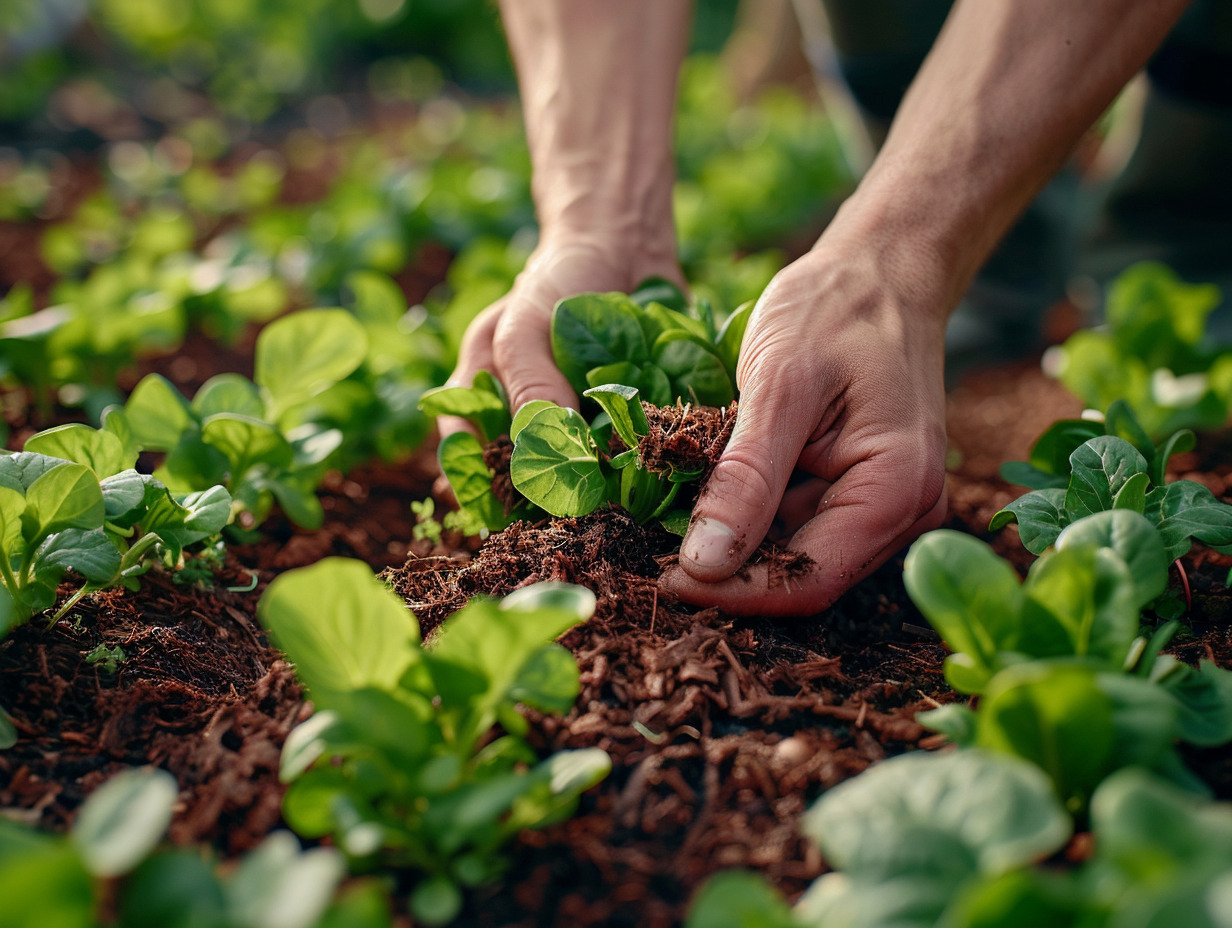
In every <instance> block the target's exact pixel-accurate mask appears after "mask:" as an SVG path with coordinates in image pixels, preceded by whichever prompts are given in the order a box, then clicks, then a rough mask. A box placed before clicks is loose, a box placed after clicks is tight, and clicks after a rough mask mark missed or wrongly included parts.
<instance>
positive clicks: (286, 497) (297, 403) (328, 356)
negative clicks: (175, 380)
mask: <svg viewBox="0 0 1232 928" xmlns="http://www.w3.org/2000/svg"><path fill="white" fill-rule="evenodd" d="M367 350H368V348H367V340H366V336H365V334H364V330H363V326H362V325H360V323H359V322H357V321H356V320H355V318H354V317H353V316H351V315H350V314H349V313H347V312H346V311H345V310H341V309H336V310H335V309H314V310H304V311H301V312H298V313H294V314H292V315H290V316H286V317H284V318H282V319H279V320H278V321H276V322H273V323H271V324H270V325H269V326H267V327H266V328H265V329H264V330H262V332H261V334H260V336H259V337H258V338H257V348H256V369H255V374H254V380H248V379H247V378H245V377H242V376H240V375H239V374H219V375H218V376H216V377H213V378H211V379H210V380H208V381H206V382H205V383H204V384H202V386H201V389H200V390H198V391H197V393H196V395H195V396H194V397H193V399H192V401H191V403H190V402H189V401H188V400H186V399H185V398H184V397H183V396H181V395H180V393H179V391H178V390H176V389H175V387H174V386H173V385H172V384H171V383H170V381H168V380H167V379H166V378H164V377H162V376H160V375H158V374H150V375H148V376H146V377H145V378H143V379H142V380H141V382H140V383H138V384H137V386H136V388H135V389H134V390H133V392H132V395H131V396H130V397H129V398H128V402H127V404H126V405H125V407H124V410H125V414H126V416H127V419H128V422H129V424H130V426H131V429H132V434H133V439H134V441H135V442H136V444H137V446H138V447H139V448H140V449H141V450H143V451H162V452H166V455H167V456H166V458H165V460H164V461H163V463H162V465H161V466H160V467H158V469H157V470H155V472H154V475H155V476H156V477H157V478H158V479H159V480H161V481H162V482H163V483H164V484H166V486H167V487H168V488H170V489H171V491H172V492H173V493H189V492H194V491H202V490H205V489H208V488H209V487H212V486H216V485H220V486H224V487H226V488H227V490H228V491H229V492H230V494H231V497H232V499H233V507H234V509H235V511H236V512H237V513H244V514H246V515H245V516H244V521H245V522H246V523H247V524H245V525H244V526H243V527H246V528H250V527H253V526H255V525H257V524H259V523H261V522H262V521H264V519H265V518H266V516H267V515H268V514H269V511H270V508H271V507H272V505H273V503H274V501H275V500H277V502H278V503H279V505H281V506H282V509H283V511H284V512H285V513H286V514H287V516H288V518H290V519H291V521H293V522H295V523H296V524H297V525H300V526H303V527H305V528H317V527H319V526H320V525H321V522H322V519H323V517H324V513H323V511H322V509H321V504H320V502H319V501H318V500H317V498H316V495H315V490H316V487H317V486H318V484H319V483H320V481H321V478H322V477H323V476H324V473H325V470H326V469H327V467H328V462H329V458H330V455H331V454H332V453H333V452H334V451H335V450H336V449H337V448H338V447H339V445H341V444H342V442H343V435H342V433H341V432H340V431H339V430H338V429H332V428H324V427H321V426H318V425H314V424H312V423H307V424H305V423H303V422H302V421H301V419H300V418H299V416H300V413H301V411H302V408H303V406H304V405H305V404H306V403H308V402H309V401H311V400H312V399H313V398H314V397H316V396H318V395H320V394H321V393H323V392H324V391H326V390H328V389H329V388H330V387H332V386H334V385H335V384H337V383H338V382H339V381H341V380H342V379H343V378H344V377H346V376H347V375H348V374H350V373H351V372H352V371H354V370H355V369H356V368H357V367H358V366H359V365H360V363H362V362H363V360H364V357H365V355H366V352H367Z"/></svg>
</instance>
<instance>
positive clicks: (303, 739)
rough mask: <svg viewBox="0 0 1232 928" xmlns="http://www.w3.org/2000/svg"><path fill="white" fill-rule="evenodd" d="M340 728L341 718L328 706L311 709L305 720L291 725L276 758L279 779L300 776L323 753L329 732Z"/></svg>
mask: <svg viewBox="0 0 1232 928" xmlns="http://www.w3.org/2000/svg"><path fill="white" fill-rule="evenodd" d="M341 731H342V719H341V718H340V717H339V715H338V713H337V712H334V711H332V710H329V709H326V710H323V711H320V712H314V713H313V714H312V716H311V717H310V718H308V720H307V721H305V722H302V723H300V724H299V725H297V726H295V728H293V729H291V733H290V734H288V735H287V740H286V742H285V743H284V744H283V746H282V755H281V756H280V757H279V759H278V779H279V780H280V781H282V782H283V783H290V782H292V781H293V780H297V779H299V777H300V776H302V775H303V774H304V773H305V772H306V771H307V770H308V768H309V767H311V766H312V765H313V764H314V763H316V762H317V760H318V759H319V758H320V757H321V756H322V755H324V754H325V752H326V750H327V749H328V747H329V743H330V739H331V736H336V735H337V734H338V733H339V732H341Z"/></svg>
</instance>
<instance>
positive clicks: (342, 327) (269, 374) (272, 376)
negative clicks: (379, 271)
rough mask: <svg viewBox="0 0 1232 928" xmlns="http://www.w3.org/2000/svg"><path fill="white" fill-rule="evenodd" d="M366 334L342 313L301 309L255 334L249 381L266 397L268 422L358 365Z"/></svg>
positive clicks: (364, 346) (358, 323)
mask: <svg viewBox="0 0 1232 928" xmlns="http://www.w3.org/2000/svg"><path fill="white" fill-rule="evenodd" d="M367 353H368V336H367V334H366V333H365V332H364V327H363V325H361V324H360V322H359V320H357V319H356V318H355V317H354V316H352V315H351V314H350V313H348V312H347V311H346V310H344V309H305V310H301V311H299V312H296V313H292V314H291V315H289V316H283V317H282V318H281V319H277V320H275V321H274V322H271V323H270V324H269V325H267V326H266V327H265V328H264V329H263V330H262V331H261V334H260V335H258V336H257V346H256V358H255V360H254V375H253V380H255V381H256V382H257V384H258V385H260V386H261V387H263V388H264V389H265V390H266V391H268V393H269V397H270V409H269V416H270V418H271V419H274V420H277V419H279V418H280V417H281V416H282V414H283V413H284V412H286V411H287V410H288V409H290V408H291V407H293V406H295V405H296V404H298V403H302V402H304V401H305V400H308V399H310V398H311V397H313V396H315V395H316V394H318V393H320V392H322V391H323V390H326V389H327V388H329V387H331V386H333V385H334V384H335V383H337V382H338V381H340V380H342V379H343V378H345V377H347V376H348V375H349V374H351V373H352V372H353V371H354V370H355V369H356V368H357V367H359V365H360V364H362V363H363V360H364V357H365V355H367Z"/></svg>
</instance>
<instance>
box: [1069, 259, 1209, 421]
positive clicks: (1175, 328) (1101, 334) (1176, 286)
mask: <svg viewBox="0 0 1232 928" xmlns="http://www.w3.org/2000/svg"><path fill="white" fill-rule="evenodd" d="M1219 302H1220V295H1219V289H1218V288H1217V287H1215V286H1213V285H1211V284H1196V285H1195V284H1187V283H1184V282H1182V281H1181V280H1180V279H1179V278H1178V277H1177V276H1176V274H1174V273H1173V272H1172V271H1171V270H1169V269H1168V268H1167V267H1165V266H1164V265H1162V264H1155V263H1142V264H1136V265H1134V266H1133V267H1131V268H1129V269H1128V270H1127V271H1125V272H1124V273H1123V274H1121V276H1120V277H1118V278H1117V279H1116V280H1115V281H1114V282H1113V284H1112V287H1111V290H1110V291H1109V293H1108V299H1107V308H1106V318H1107V323H1106V325H1105V326H1103V327H1101V328H1100V329H1090V330H1083V331H1081V332H1078V333H1076V334H1075V335H1072V336H1071V337H1070V338H1069V339H1068V340H1067V341H1066V342H1065V344H1064V345H1063V346H1061V348H1060V349H1059V350H1058V364H1057V368H1058V371H1057V374H1058V376H1059V377H1060V379H1061V382H1062V383H1064V384H1065V386H1066V387H1067V388H1069V390H1070V391H1071V392H1073V393H1074V394H1076V395H1077V396H1079V397H1080V398H1081V399H1082V400H1083V401H1084V402H1085V403H1086V404H1087V405H1088V406H1091V407H1093V408H1095V409H1104V408H1105V407H1107V406H1108V405H1109V404H1110V403H1111V402H1113V401H1114V400H1116V399H1124V400H1125V401H1127V402H1128V404H1129V406H1130V407H1132V408H1133V410H1134V412H1135V413H1136V414H1137V416H1138V418H1139V419H1140V421H1141V422H1142V424H1143V426H1144V427H1145V429H1146V431H1147V432H1148V433H1149V434H1150V435H1152V436H1155V437H1162V436H1166V435H1170V434H1172V433H1173V432H1175V431H1177V430H1178V429H1183V428H1194V429H1212V428H1219V427H1221V426H1223V425H1224V424H1225V423H1226V422H1227V421H1228V414H1229V408H1230V406H1232V350H1229V349H1228V347H1227V346H1216V345H1212V344H1211V342H1210V340H1209V338H1207V337H1206V321H1207V317H1208V316H1209V315H1210V312H1211V310H1213V309H1214V308H1215V307H1216V306H1218V305H1219Z"/></svg>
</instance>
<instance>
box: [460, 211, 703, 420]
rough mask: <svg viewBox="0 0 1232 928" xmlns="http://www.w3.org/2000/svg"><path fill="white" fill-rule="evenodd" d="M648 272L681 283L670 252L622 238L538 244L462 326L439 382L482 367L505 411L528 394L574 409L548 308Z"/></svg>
mask: <svg viewBox="0 0 1232 928" xmlns="http://www.w3.org/2000/svg"><path fill="white" fill-rule="evenodd" d="M668 228H669V229H670V224H669V225H668ZM652 276H660V277H667V278H668V279H670V280H674V281H676V282H678V283H679V282H681V281H682V277H681V274H680V270H679V268H678V267H677V265H676V263H675V256H674V251H665V250H662V249H661V250H660V251H659V252H657V256H649V255H646V253H645V251H644V249H641V248H636V247H633V246H632V245H631V244H630V243H628V242H626V241H624V240H622V239H618V238H608V237H602V236H597V235H591V236H570V237H569V238H568V240H567V241H565V242H559V241H550V240H549V241H547V242H545V243H544V244H541V245H540V246H539V247H538V248H537V249H536V250H535V252H534V254H533V255H531V258H530V260H529V261H528V262H527V264H526V268H525V269H524V270H523V271H522V273H521V274H519V275H518V278H517V281H516V282H515V283H514V285H513V289H512V290H510V291H509V293H508V294H506V295H505V296H504V297H502V298H501V299H500V300H498V301H497V302H495V303H493V304H492V305H491V306H489V307H488V308H487V309H485V310H484V311H483V312H481V313H480V314H479V315H478V316H476V317H475V320H474V321H473V322H472V323H471V324H470V326H469V327H468V328H467V330H466V335H465V336H464V337H463V339H462V346H461V349H460V351H459V354H458V364H457V367H455V368H454V371H453V373H452V374H451V375H450V377H449V380H448V381H447V382H448V383H450V384H462V385H469V384H470V382H471V379H472V378H473V377H474V376H475V374H476V373H477V372H478V371H480V370H487V371H489V372H491V373H492V374H494V375H495V376H496V379H497V380H499V381H500V382H501V383H502V384H503V385H504V387H505V390H506V391H507V392H508V394H509V407H510V409H514V410H516V409H517V408H518V407H520V406H521V405H522V404H523V403H526V402H527V401H529V400H550V401H552V402H554V403H557V404H558V405H561V406H569V407H572V408H574V409H576V408H577V407H578V396H577V394H576V393H575V392H574V390H573V388H572V387H571V386H570V385H569V381H568V380H567V379H566V378H565V376H564V374H562V373H561V372H560V371H559V370H558V369H557V367H556V364H555V362H554V361H553V359H552V345H551V326H552V309H553V307H555V305H556V303H557V302H558V301H559V300H561V299H564V298H565V297H570V296H574V295H576V294H578V293H586V292H592V291H598V292H607V291H612V290H622V291H626V292H627V291H630V290H632V289H633V288H634V287H635V286H636V285H637V284H639V283H641V281H643V280H645V279H646V278H647V277H652ZM438 427H439V429H440V432H441V434H442V435H448V434H450V433H451V432H456V431H459V430H460V429H463V428H466V427H467V426H466V423H465V421H464V420H462V419H457V418H455V417H452V416H442V417H441V419H440V420H439V421H438Z"/></svg>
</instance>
